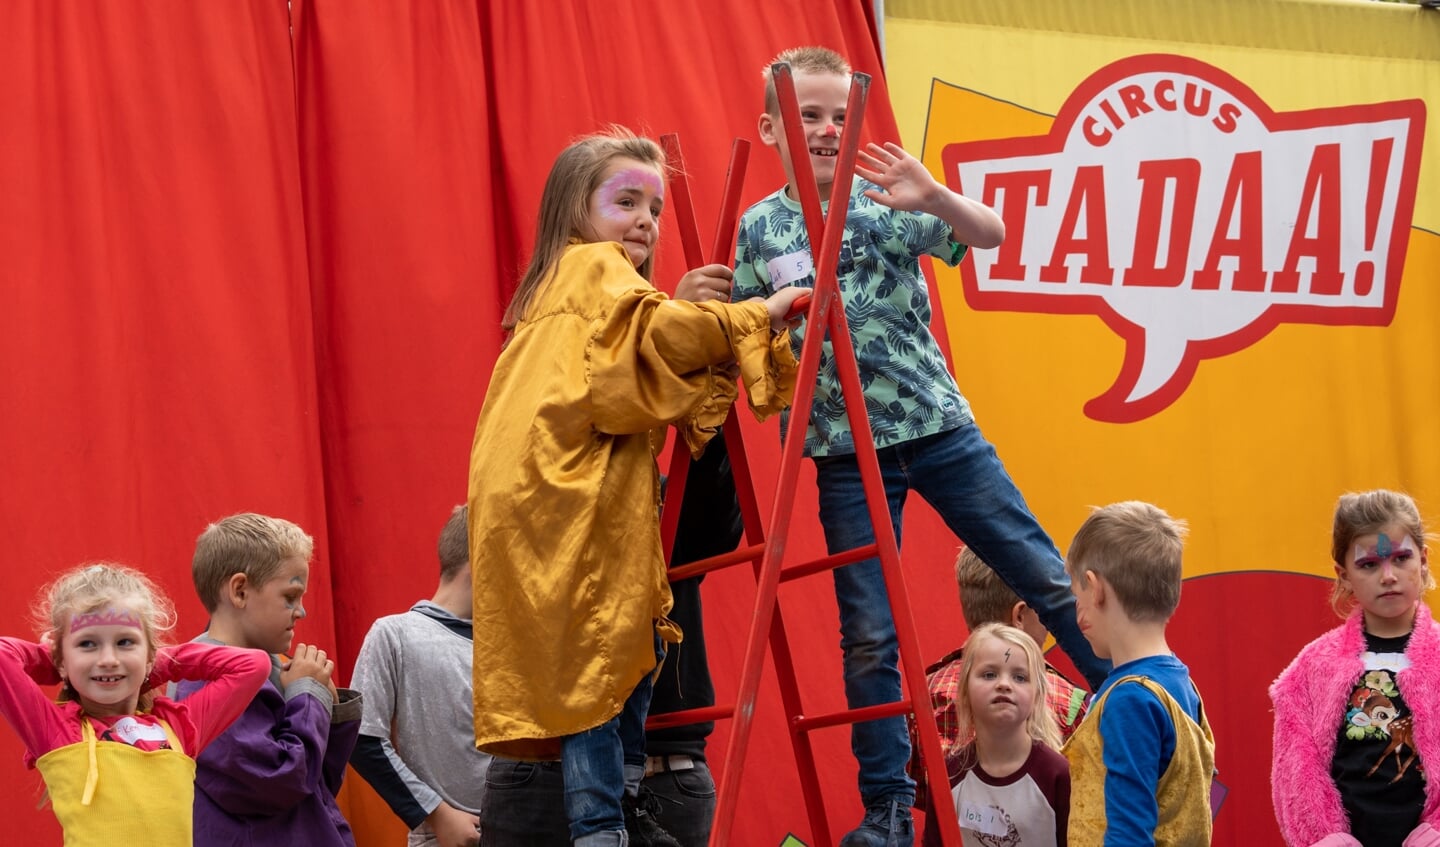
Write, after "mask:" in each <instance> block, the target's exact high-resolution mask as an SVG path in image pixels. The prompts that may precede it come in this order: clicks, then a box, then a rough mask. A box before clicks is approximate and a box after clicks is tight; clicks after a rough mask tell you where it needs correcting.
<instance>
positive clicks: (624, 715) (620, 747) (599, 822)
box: [560, 637, 660, 840]
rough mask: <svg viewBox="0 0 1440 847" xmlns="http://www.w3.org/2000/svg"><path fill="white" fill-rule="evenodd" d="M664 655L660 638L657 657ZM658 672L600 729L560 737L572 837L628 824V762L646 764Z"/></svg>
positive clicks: (642, 765)
mask: <svg viewBox="0 0 1440 847" xmlns="http://www.w3.org/2000/svg"><path fill="white" fill-rule="evenodd" d="M659 657H660V652H659V638H658V637H657V638H656V662H657V664H658V662H659ZM653 691H654V680H653V676H652V675H651V674H649V673H647V674H645V676H644V678H642V679H641V680H640V684H639V685H636V686H635V690H634V691H632V692H630V697H629V698H628V699H626V700H625V706H624V707H623V708H622V709H621V710H620V714H618V715H616V716H615V717H613V718H611V719H610V720H608V721H606V722H605V723H602V724H600V725H599V726H597V727H595V728H594V729H590V730H586V731H585V732H581V733H577V734H575V735H567V736H565V737H564V738H562V739H560V769H561V771H562V772H563V773H564V776H565V817H566V818H568V819H569V821H570V837H571V839H574V840H579V839H580V838H581V837H583V836H586V835H590V834H592V833H596V832H613V831H622V832H623V831H624V830H625V812H624V810H623V809H622V808H621V806H620V798H621V796H622V795H623V794H624V793H625V765H635V766H639V767H640V768H641V769H644V767H645V716H646V715H647V714H648V713H649V711H650V695H651V694H652V693H653Z"/></svg>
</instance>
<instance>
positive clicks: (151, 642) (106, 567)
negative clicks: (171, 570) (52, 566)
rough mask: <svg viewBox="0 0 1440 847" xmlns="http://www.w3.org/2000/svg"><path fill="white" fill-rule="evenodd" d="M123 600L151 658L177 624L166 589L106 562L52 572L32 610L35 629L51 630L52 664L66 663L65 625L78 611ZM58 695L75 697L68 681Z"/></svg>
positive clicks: (146, 699) (144, 703) (146, 701)
mask: <svg viewBox="0 0 1440 847" xmlns="http://www.w3.org/2000/svg"><path fill="white" fill-rule="evenodd" d="M117 603H123V604H125V605H126V606H128V607H129V608H130V610H131V611H133V612H135V614H136V615H137V616H139V618H140V631H141V632H143V633H144V634H145V650H146V663H147V664H148V663H150V662H153V661H155V651H156V650H158V649H159V648H160V643H161V638H162V637H163V636H164V635H165V634H166V633H168V632H170V630H171V629H174V627H175V606H174V605H173V604H172V603H171V602H170V598H168V597H166V596H165V594H164V592H162V591H161V590H160V589H159V588H157V587H156V586H155V583H154V582H151V581H150V578H149V577H147V576H145V574H143V573H141V572H140V571H137V570H135V569H134V568H129V567H126V566H124V565H117V564H112V563H109V562H98V563H92V564H84V565H80V566H78V567H75V568H72V569H70V570H68V571H66V572H65V573H63V574H61V575H60V576H58V577H56V578H55V580H54V581H52V582H51V583H50V584H49V585H47V586H46V587H45V588H44V589H43V590H41V592H40V599H39V600H38V602H37V603H36V606H35V610H34V615H35V623H36V628H37V629H38V630H39V633H40V635H41V636H42V637H43V636H45V635H49V636H50V639H51V643H52V645H53V650H54V655H53V656H52V657H51V658H52V660H53V661H54V662H55V666H56V667H57V668H58V667H60V665H61V663H62V662H64V660H65V656H64V643H65V639H64V631H65V626H66V624H68V623H69V622H70V620H71V619H72V618H73V617H74V616H75V615H77V614H86V613H89V612H96V611H99V610H100V609H103V608H105V607H106V606H112V605H115V604H117ZM148 695H150V692H143V693H142V696H141V709H142V711H143V710H146V709H148V708H149V706H150V702H151V700H152V699H153V698H152V697H151V696H148ZM61 699H67V700H73V699H75V695H74V692H73V691H72V690H71V689H70V687H69V683H68V682H67V683H66V685H65V687H64V688H63V689H62V690H61Z"/></svg>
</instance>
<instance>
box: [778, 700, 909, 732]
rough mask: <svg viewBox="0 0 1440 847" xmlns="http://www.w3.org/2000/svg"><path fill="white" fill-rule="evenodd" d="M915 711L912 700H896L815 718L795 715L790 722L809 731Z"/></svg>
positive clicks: (803, 730) (797, 727)
mask: <svg viewBox="0 0 1440 847" xmlns="http://www.w3.org/2000/svg"><path fill="white" fill-rule="evenodd" d="M911 711H913V710H912V709H911V708H910V700H909V699H908V698H907V699H904V700H896V701H895V702H893V703H880V704H878V705H875V706H865V707H864V708H861V709H846V710H845V711H843V712H831V713H830V714H828V715H816V716H815V717H813V718H806V717H795V718H791V719H790V723H791V724H792V725H793V726H794V727H795V729H797V730H799V731H800V732H809V731H811V730H813V729H824V728H825V727H828V726H842V725H844V724H849V723H862V722H864V721H873V720H875V719H877V718H893V717H895V716H896V715H908V714H910V712H911Z"/></svg>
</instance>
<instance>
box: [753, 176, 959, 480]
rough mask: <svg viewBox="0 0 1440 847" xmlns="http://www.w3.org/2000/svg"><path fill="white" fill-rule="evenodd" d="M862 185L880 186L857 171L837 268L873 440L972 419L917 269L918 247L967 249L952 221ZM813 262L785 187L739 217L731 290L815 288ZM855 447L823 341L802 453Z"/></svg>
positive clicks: (931, 431)
mask: <svg viewBox="0 0 1440 847" xmlns="http://www.w3.org/2000/svg"><path fill="white" fill-rule="evenodd" d="M868 188H874V189H877V190H878V188H879V187H878V186H876V185H875V184H873V183H870V182H866V181H865V180H862V179H856V180H855V182H854V184H853V186H852V187H851V190H850V208H849V212H848V214H847V215H846V217H845V232H844V239H843V242H842V243H841V245H840V259H839V264H838V265H837V267H836V272H835V275H836V278H837V281H838V282H839V286H840V293H841V295H842V296H843V297H844V298H845V319H846V321H848V322H849V325H850V339H851V342H852V344H853V345H854V347H855V358H856V361H857V362H858V365H859V371H860V385H861V387H862V389H863V390H864V392H865V407H866V409H867V410H868V411H869V418H870V429H871V434H872V435H873V436H874V439H875V445H876V446H877V447H887V446H890V445H893V444H901V443H904V442H907V441H914V440H915V439H917V438H923V437H925V436H928V435H935V434H936V433H940V432H947V431H949V430H952V429H955V428H957V427H960V426H962V425H964V424H967V423H969V422H970V421H971V420H972V418H971V416H970V405H969V404H968V403H966V402H965V398H964V397H963V396H961V394H960V389H959V388H958V387H957V386H956V385H955V380H954V378H952V377H951V376H950V371H949V369H948V368H947V366H946V364H945V356H944V354H943V353H942V352H941V351H940V345H939V344H938V343H937V342H936V341H935V336H934V335H932V334H931V332H930V313H931V312H930V290H929V287H928V286H927V285H926V282H925V276H924V275H923V274H922V273H921V272H920V257H921V256H927V255H928V256H932V257H934V258H937V259H940V260H941V261H943V262H945V263H946V264H948V265H951V266H954V265H956V264H958V263H959V262H960V259H961V257H963V256H964V255H965V246H964V245H962V244H958V243H956V242H955V240H954V233H953V232H952V231H951V229H950V225H949V224H947V223H945V222H944V221H942V220H940V219H939V218H937V217H935V216H934V215H927V214H924V213H921V212H900V211H896V210H894V209H891V208H889V207H888V206H882V205H881V204H879V203H876V202H875V201H874V200H871V199H870V198H869V197H866V196H865V195H864V194H863V193H862V192H863V191H865V189H868ZM812 262H813V260H812V258H811V254H810V237H809V234H808V233H807V231H806V229H805V219H804V215H803V214H802V212H801V210H800V204H799V203H798V202H796V201H795V200H792V199H790V198H789V197H788V196H786V194H785V189H783V188H782V189H780V190H779V191H777V192H775V193H774V194H771V195H770V196H769V197H766V198H765V199H764V200H761V201H760V202H759V203H756V204H755V205H754V206H751V207H750V208H749V209H748V210H747V211H746V212H745V214H744V216H742V217H741V219H740V229H739V235H738V236H737V239H736V245H735V284H734V288H733V291H732V294H731V298H732V299H733V300H734V301H736V302H739V301H741V300H748V299H750V298H751V297H768V296H769V295H771V294H773V293H775V291H777V290H778V289H781V288H784V287H786V286H788V285H801V286H805V287H807V288H810V287H813V286H814V285H815V269H814V267H813V264H812ZM805 330H806V327H805V326H803V325H802V326H801V327H800V328H799V329H796V330H793V331H792V333H791V337H792V339H793V342H794V345H795V354H796V355H797V356H799V355H800V347H801V344H802V343H803V342H804V339H805ZM781 428H782V430H785V431H788V429H789V412H788V410H787V411H786V412H785V413H784V414H783V415H782V416H781ZM854 452H855V438H854V435H853V434H852V433H851V431H850V421H849V418H847V417H846V412H845V402H844V398H843V396H842V395H841V392H840V381H839V377H838V376H837V374H836V371H835V357H834V354H833V353H832V352H831V348H830V342H829V341H828V340H827V341H826V342H825V345H824V347H823V349H822V350H821V353H820V372H819V376H818V379H817V381H816V385H815V402H814V405H813V406H812V407H811V410H810V425H809V428H808V429H807V431H806V433H805V454H806V455H808V456H837V455H847V454H853V453H854Z"/></svg>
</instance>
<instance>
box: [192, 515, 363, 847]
mask: <svg viewBox="0 0 1440 847" xmlns="http://www.w3.org/2000/svg"><path fill="white" fill-rule="evenodd" d="M312 551H313V543H312V542H311V540H310V536H308V535H306V534H305V532H304V531H303V530H301V529H300V527H298V526H296V525H295V524H293V523H291V522H289V521H286V520H280V519H278V518H270V517H266V516H264V515H254V514H241V515H232V516H230V517H228V518H225V519H223V520H220V521H217V522H215V523H213V524H211V525H210V526H208V527H206V529H205V531H204V532H203V533H201V535H200V539H199V541H197V542H196V545H195V559H194V563H193V567H192V570H193V575H194V578H195V590H196V591H197V592H198V593H199V595H200V601H201V602H202V603H204V604H205V608H206V609H207V610H208V611H209V612H210V626H209V629H208V630H207V631H206V632H205V633H204V634H202V635H201V636H200V637H199V638H197V639H195V640H197V641H203V642H207V643H211V644H228V645H230V646H232V647H251V648H257V649H260V650H264V651H265V652H267V653H270V654H271V656H272V658H271V661H272V663H273V667H272V669H271V672H270V680H269V682H268V683H267V684H266V685H264V686H263V687H261V689H260V693H258V694H256V695H255V699H253V700H251V701H250V705H249V706H248V707H247V708H246V709H245V713H244V714H242V715H241V716H240V717H239V719H237V720H236V721H235V722H234V723H233V724H231V725H230V729H228V730H227V731H226V732H225V734H224V735H222V736H220V737H219V738H218V739H216V740H215V741H214V742H213V743H212V744H211V745H210V746H209V747H207V748H206V749H205V751H204V752H203V753H201V754H200V757H199V759H198V760H197V767H196V772H195V843H196V844H204V845H207V847H230V845H291V844H304V845H306V847H340V845H343V846H344V847H354V845H355V839H354V837H353V836H352V835H351V834H350V824H349V823H347V822H346V821H345V817H344V816H343V815H342V814H340V809H339V807H338V806H336V805H335V793H336V792H337V791H339V790H340V780H341V778H342V777H343V776H344V775H345V764H346V762H347V761H348V760H349V758H350V751H351V750H352V749H353V748H354V747H355V740H356V737H357V736H358V735H359V733H360V714H361V701H360V695H359V693H358V692H355V691H351V690H349V689H338V690H337V689H336V687H335V683H334V682H333V681H331V675H332V674H333V673H334V670H335V663H334V662H333V661H331V660H330V659H328V658H327V657H326V655H325V652H324V651H323V650H319V649H317V648H315V647H314V646H310V645H305V644H297V645H295V650H294V655H293V657H292V658H291V659H290V660H289V661H287V662H284V663H282V662H281V661H280V660H279V659H277V658H275V654H283V653H288V652H289V651H290V646H291V639H292V638H293V637H294V631H295V624H296V622H297V621H299V620H300V619H301V618H303V617H305V607H304V606H303V605H302V604H301V602H300V601H301V598H302V597H303V596H304V594H305V583H306V580H307V579H308V578H309V575H310V556H311V553H312ZM201 685H203V683H196V682H184V683H181V684H180V686H179V697H180V699H184V698H185V697H187V696H189V695H190V694H193V693H194V692H195V691H197V690H199V688H200V687H201Z"/></svg>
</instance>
